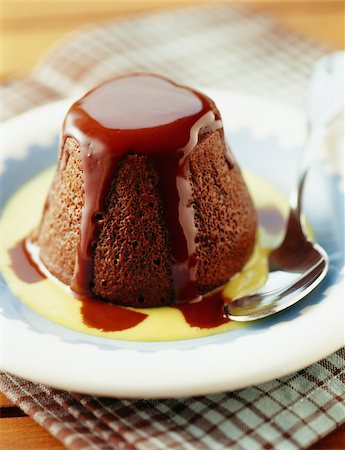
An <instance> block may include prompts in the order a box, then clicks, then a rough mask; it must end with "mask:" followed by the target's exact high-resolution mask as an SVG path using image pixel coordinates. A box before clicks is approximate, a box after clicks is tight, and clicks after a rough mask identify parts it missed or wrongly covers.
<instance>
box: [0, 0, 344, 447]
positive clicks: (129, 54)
mask: <svg viewBox="0 0 345 450" xmlns="http://www.w3.org/2000/svg"><path fill="white" fill-rule="evenodd" d="M327 50H328V49H327V48H326V47H322V46H321V45H316V44H315V42H312V41H309V40H307V39H305V38H303V39H302V38H301V37H299V36H297V35H295V34H293V33H291V32H288V31H286V30H282V29H281V27H280V26H279V25H278V24H277V23H276V22H274V21H272V19H270V18H268V17H266V16H263V15H259V14H257V13H254V12H251V11H248V10H246V9H244V8H242V7H238V6H229V5H219V6H214V5H213V6H212V7H210V6H202V7H190V8H184V9H179V10H174V11H168V12H158V13H154V14H150V15H141V16H138V17H134V18H131V19H130V20H124V21H119V22H116V23H108V24H103V25H101V26H97V27H89V28H88V27H87V28H84V29H83V30H81V31H80V32H78V33H76V34H74V35H71V36H69V37H68V38H67V39H66V40H65V42H63V43H61V45H60V46H58V47H56V48H54V49H53V50H52V51H51V53H50V54H48V55H47V56H46V57H45V59H44V60H43V61H42V62H41V64H40V65H39V66H38V67H37V68H36V69H35V70H34V71H33V72H32V73H31V75H30V76H28V77H25V78H22V79H16V80H15V79H12V80H9V81H7V82H6V84H3V85H2V87H1V90H2V99H3V101H2V110H1V115H2V117H3V118H9V117H11V116H13V115H15V114H17V113H19V112H22V111H25V110H27V109H29V108H32V107H33V106H37V105H40V104H43V103H46V102H50V101H52V100H55V99H59V98H62V97H69V96H73V95H79V94H80V93H81V92H83V91H85V89H87V88H89V87H91V86H93V85H94V84H95V83H98V82H100V81H102V80H105V79H107V78H109V77H111V76H113V75H114V74H117V73H121V72H128V71H139V70H148V71H153V72H156V73H160V74H163V75H167V76H168V77H170V78H173V79H176V80H178V81H180V82H184V83H187V84H191V85H193V86H198V85H199V86H201V85H209V86H211V87H214V86H217V87H222V88H231V89H235V90H237V91H244V92H246V93H252V94H259V95H261V96H265V97H271V98H275V99H279V100H282V101H285V102H288V103H290V104H294V105H297V106H298V105H301V104H302V102H303V98H304V92H305V85H306V82H307V79H308V74H309V71H310V67H311V65H312V64H313V62H314V61H315V60H316V59H317V58H318V57H320V56H321V55H322V54H324V53H325V52H326V51H327ZM344 367H345V350H339V351H338V352H337V353H335V354H333V355H331V356H329V357H328V358H327V359H325V360H322V361H320V362H319V363H317V364H314V365H312V366H310V367H308V368H306V369H304V370H302V371H300V372H297V373H294V374H291V375H289V376H287V377H284V378H281V379H278V380H275V381H272V382H269V383H264V384H261V385H259V386H255V387H251V388H247V389H242V390H239V391H235V392H228V393H221V394H217V395H210V396H204V397H196V398H188V399H187V398H186V399H178V400H139V399H138V400H120V399H105V398H97V397H90V396H85V395H79V394H78V395H76V394H73V393H69V392H62V391H58V390H55V389H51V388H49V387H46V386H43V385H39V384H33V383H31V382H28V381H24V380H22V379H19V378H17V377H15V376H12V375H10V374H5V373H3V374H2V375H1V378H0V389H1V390H2V391H3V392H4V393H5V394H6V395H7V396H8V397H9V398H10V399H11V400H12V401H13V402H14V403H16V404H17V405H18V406H20V407H21V408H22V409H23V410H24V411H25V412H26V413H27V414H29V415H30V416H32V418H33V419H34V420H36V421H37V422H38V423H39V424H40V425H42V426H43V427H44V428H46V429H47V430H48V431H49V432H50V433H51V434H52V435H54V436H56V437H57V438H58V439H59V440H60V441H61V442H62V443H63V444H64V445H65V446H66V447H68V448H71V449H88V450H89V449H90V450H91V449H95V450H100V449H103V450H107V449H126V450H137V449H140V450H158V449H171V448H177V449H181V450H194V449H198V450H203V449H219V450H220V449H230V448H231V449H234V450H261V449H276V450H294V449H302V448H307V447H309V446H310V445H312V444H313V443H314V442H316V441H317V440H319V439H320V438H321V437H323V436H325V435H326V434H327V433H329V432H331V431H332V430H334V429H335V428H336V427H337V426H339V425H340V424H342V423H343V422H344V421H345V370H344Z"/></svg>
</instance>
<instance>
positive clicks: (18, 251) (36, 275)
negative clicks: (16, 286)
mask: <svg viewBox="0 0 345 450" xmlns="http://www.w3.org/2000/svg"><path fill="white" fill-rule="evenodd" d="M25 241H26V240H25V239H23V240H22V241H19V242H18V243H17V245H16V246H15V247H13V248H11V249H10V250H9V251H8V253H9V256H10V258H11V267H12V269H13V271H14V273H15V274H16V275H17V277H18V278H19V279H20V280H22V281H24V282H25V283H28V284H33V283H38V282H39V281H42V280H44V279H45V278H46V276H45V275H44V274H43V273H42V272H41V271H40V269H39V268H38V266H37V264H36V263H35V262H34V261H33V260H32V258H31V255H30V253H29V252H28V250H27V248H26V245H25Z"/></svg>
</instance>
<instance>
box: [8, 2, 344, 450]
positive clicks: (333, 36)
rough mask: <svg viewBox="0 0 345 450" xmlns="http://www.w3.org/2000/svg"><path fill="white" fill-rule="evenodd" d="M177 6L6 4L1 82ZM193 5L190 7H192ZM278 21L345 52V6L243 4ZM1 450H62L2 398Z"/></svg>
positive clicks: (336, 444) (328, 446) (332, 438)
mask: <svg viewBox="0 0 345 450" xmlns="http://www.w3.org/2000/svg"><path fill="white" fill-rule="evenodd" d="M185 3H187V2H184V1H182V0H180V1H178V0H175V1H164V0H159V1H154V0H153V1H150V0H148V1H147V0H142V1H139V0H137V1H136V2H135V1H128V0H118V1H104V0H103V1H102V2H96V1H86V0H74V1H71V2H63V1H52V0H48V1H45V2H33V1H31V0H22V1H20V2H17V1H12V0H2V3H1V16H2V21H1V25H2V48H1V65H0V77H2V78H4V77H10V76H12V75H18V74H25V73H26V72H28V71H29V70H30V69H31V68H32V67H33V66H34V64H35V63H36V62H37V60H38V59H39V57H40V56H41V55H42V54H43V53H44V52H45V51H46V50H47V49H48V48H49V47H50V46H51V45H52V44H53V43H54V42H56V41H57V40H58V39H59V38H61V37H63V36H64V35H66V33H68V32H70V31H72V30H75V29H76V28H78V26H81V25H84V24H86V23H95V22H102V21H108V20H116V18H119V17H123V16H126V15H129V14H132V13H135V12H140V11H146V10H147V11H150V10H153V9H157V8H167V7H169V8H171V7H177V6H180V5H181V4H185ZM188 3H189V4H190V3H192V2H191V1H189V2H188ZM243 3H245V4H247V5H248V6H249V7H251V8H255V9H256V10H259V11H264V12H268V13H270V14H272V15H273V16H275V17H276V18H277V19H278V20H279V21H281V22H282V23H284V24H285V25H288V26H290V27H292V28H295V29H297V30H298V31H300V32H302V33H304V34H306V35H309V36H312V37H314V38H317V39H319V40H320V41H324V42H327V43H329V44H331V45H333V46H334V47H335V48H344V2H343V1H328V0H324V1H284V2H279V1H278V0H271V1H267V2H262V1H247V2H243ZM0 417H1V420H0V449H4V450H5V449H6V450H22V449H27V450H61V449H62V448H64V447H63V446H62V445H61V444H60V443H59V442H58V441H57V440H56V439H55V438H53V437H52V436H51V435H50V434H49V433H47V432H46V431H45V430H44V429H43V428H41V427H40V426H39V425H37V424H36V423H35V422H34V421H33V420H32V419H31V418H30V417H28V416H26V415H25V414H24V413H23V412H22V411H21V410H20V409H19V408H17V407H16V406H14V405H13V404H12V403H11V402H10V401H9V400H8V399H7V398H6V397H5V396H3V395H2V394H0ZM312 448H313V449H314V450H321V449H322V450H344V449H345V425H344V426H342V427H340V428H338V430H336V431H334V432H333V433H331V434H330V435H329V436H327V437H325V438H324V439H322V440H321V441H320V442H318V443H317V444H316V445H314V446H313V447H312Z"/></svg>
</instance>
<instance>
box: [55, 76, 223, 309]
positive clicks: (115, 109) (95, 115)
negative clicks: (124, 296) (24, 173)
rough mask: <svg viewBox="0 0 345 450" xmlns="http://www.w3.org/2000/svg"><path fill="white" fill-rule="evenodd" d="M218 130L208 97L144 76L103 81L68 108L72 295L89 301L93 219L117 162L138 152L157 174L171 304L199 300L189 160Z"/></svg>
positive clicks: (94, 232) (95, 226) (94, 235)
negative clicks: (76, 194)
mask: <svg viewBox="0 0 345 450" xmlns="http://www.w3.org/2000/svg"><path fill="white" fill-rule="evenodd" d="M220 127H221V121H220V118H219V117H216V116H215V114H214V111H213V107H212V104H211V102H210V100H209V99H208V98H207V97H205V96H203V95H202V94H200V93H198V92H195V91H193V90H191V89H187V88H185V87H181V86H178V85H176V84H174V83H172V82H171V81H169V80H166V79H164V78H161V77H158V76H154V75H149V74H133V75H130V76H127V77H123V78H116V79H114V80H112V81H109V82H107V83H104V84H102V85H100V86H98V87H97V88H95V89H94V90H92V91H90V92H89V93H88V94H86V95H85V96H84V97H83V98H82V99H81V100H79V101H78V102H76V103H75V104H74V105H73V106H72V107H71V109H70V111H69V112H68V114H67V117H66V119H65V123H64V130H63V135H64V139H65V138H67V137H73V138H74V139H76V140H77V141H78V143H79V145H80V152H81V160H82V165H83V173H84V191H85V194H84V195H85V196H84V209H83V213H82V220H81V232H80V240H79V244H78V253H77V260H76V266H75V272H74V277H73V280H72V284H71V286H72V289H73V290H74V291H75V292H76V293H78V294H81V295H85V296H92V292H91V286H92V280H93V273H92V272H93V249H92V244H93V242H94V241H95V240H96V238H97V234H98V224H97V220H96V217H97V214H102V213H103V212H104V209H105V207H106V204H105V203H106V199H107V195H108V193H109V191H110V187H111V182H112V180H113V178H114V174H116V169H117V165H118V163H119V161H120V160H122V159H123V158H125V157H126V155H127V154H129V153H137V154H145V155H150V160H151V161H152V164H153V166H154V168H155V170H156V172H157V174H158V177H159V184H158V188H159V192H160V197H161V201H162V205H163V219H164V221H165V223H166V226H167V229H168V234H169V239H170V242H169V244H170V253H171V267H172V280H173V286H174V290H175V301H176V303H182V302H188V301H192V300H195V299H196V298H198V292H197V286H196V243H195V236H196V228H195V226H194V208H193V196H192V188H191V185H190V182H189V178H190V170H189V155H190V153H191V151H192V150H193V148H194V147H195V145H196V144H197V142H198V138H199V136H200V135H201V134H203V133H206V132H208V131H214V130H216V129H218V128H220Z"/></svg>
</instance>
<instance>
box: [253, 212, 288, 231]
mask: <svg viewBox="0 0 345 450" xmlns="http://www.w3.org/2000/svg"><path fill="white" fill-rule="evenodd" d="M257 215H258V221H259V225H260V226H261V227H262V228H263V229H264V230H266V231H267V232H268V233H272V234H277V233H281V232H282V231H283V230H284V227H285V224H286V219H284V216H283V215H282V213H281V212H280V211H279V209H278V208H276V207H275V206H265V207H263V208H258V210H257Z"/></svg>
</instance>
